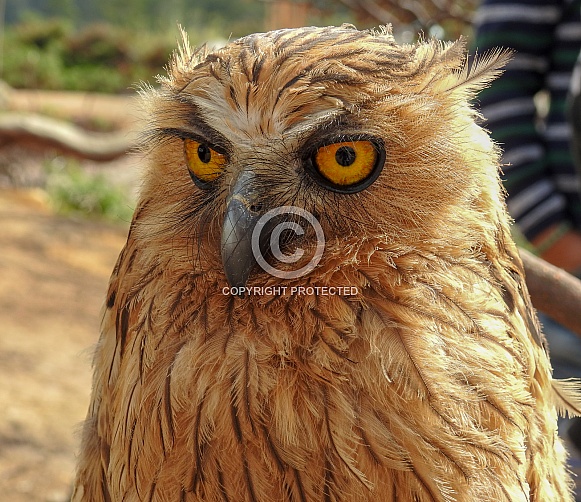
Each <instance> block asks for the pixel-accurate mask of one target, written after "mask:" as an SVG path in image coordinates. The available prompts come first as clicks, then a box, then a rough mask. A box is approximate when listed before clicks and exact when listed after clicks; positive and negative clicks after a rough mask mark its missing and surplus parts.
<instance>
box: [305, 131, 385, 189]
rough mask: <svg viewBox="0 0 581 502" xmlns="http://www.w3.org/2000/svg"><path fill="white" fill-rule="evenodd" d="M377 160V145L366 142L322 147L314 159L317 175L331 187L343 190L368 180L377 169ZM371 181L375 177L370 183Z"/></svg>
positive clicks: (378, 157) (347, 142)
mask: <svg viewBox="0 0 581 502" xmlns="http://www.w3.org/2000/svg"><path fill="white" fill-rule="evenodd" d="M379 160H380V152H379V151H378V147H377V145H375V144H374V143H373V142H371V141H367V140H358V141H344V142H340V143H333V144H332V145H326V146H322V147H320V148H319V149H318V150H317V153H316V154H315V157H314V162H315V167H316V168H317V170H318V172H319V174H321V176H323V177H324V178H325V179H326V180H328V181H330V182H331V183H332V184H333V185H336V186H338V187H340V188H345V189H348V187H350V186H352V185H357V184H358V183H361V182H363V181H365V180H366V179H368V178H370V177H371V176H372V174H373V173H374V171H375V169H376V167H378V164H379ZM373 180H375V177H373V179H372V180H371V182H373ZM366 186H367V185H366ZM361 188H364V187H361Z"/></svg>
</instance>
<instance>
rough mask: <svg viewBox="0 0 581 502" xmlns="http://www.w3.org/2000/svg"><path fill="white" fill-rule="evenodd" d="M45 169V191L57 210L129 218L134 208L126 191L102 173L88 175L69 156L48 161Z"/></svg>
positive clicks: (92, 215) (66, 212)
mask: <svg viewBox="0 0 581 502" xmlns="http://www.w3.org/2000/svg"><path fill="white" fill-rule="evenodd" d="M46 170H47V173H48V176H47V184H46V190H47V193H48V195H49V199H50V202H51V204H52V205H53V206H54V208H55V209H56V210H57V211H58V212H60V213H63V214H69V215H70V214H73V215H79V216H85V217H92V218H105V219H107V220H110V221H117V222H128V221H131V216H132V214H133V209H132V207H131V203H130V198H129V196H128V194H127V193H126V191H124V190H123V189H122V188H120V187H118V186H115V185H114V184H113V183H112V182H110V181H109V180H108V179H107V178H106V177H105V176H103V175H102V174H89V173H87V172H85V171H84V170H83V169H81V167H80V166H79V164H78V162H76V161H74V160H71V159H68V160H67V161H65V163H62V161H58V160H57V161H53V162H50V163H48V164H47V165H46Z"/></svg>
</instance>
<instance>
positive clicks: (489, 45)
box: [475, 0, 581, 501]
mask: <svg viewBox="0 0 581 502" xmlns="http://www.w3.org/2000/svg"><path fill="white" fill-rule="evenodd" d="M475 46H476V48H477V50H478V51H479V52H484V51H486V50H490V49H495V48H498V47H503V48H510V49H512V50H514V51H515V53H514V57H513V59H512V61H511V62H510V63H509V64H508V65H507V67H506V72H505V74H504V75H503V76H502V78H500V79H499V80H497V81H495V82H494V83H493V84H492V85H491V87H490V88H489V89H485V90H484V91H482V92H481V93H480V104H481V110H482V114H483V115H484V117H485V118H486V120H487V127H488V129H490V131H491V133H492V136H493V138H494V139H495V140H496V141H497V142H498V143H500V145H501V146H502V148H503V150H504V155H503V163H504V166H503V169H504V176H503V180H504V184H505V188H506V189H507V192H508V198H507V204H508V210H509V212H510V214H511V216H512V217H513V218H514V220H515V222H516V224H517V226H518V229H519V230H520V232H521V233H522V234H524V236H525V237H526V238H527V239H528V240H529V241H530V242H531V243H532V244H533V246H534V247H535V248H536V252H537V253H538V254H539V255H540V256H541V257H542V258H544V259H545V260H547V261H548V262H550V263H552V264H554V265H556V266H558V267H561V268H563V269H565V270H567V271H568V272H571V273H573V274H575V275H577V276H581V180H580V176H579V174H578V170H577V169H576V165H575V157H576V155H575V154H574V153H576V152H577V149H578V148H579V147H578V146H575V147H574V148H570V145H571V142H572V139H573V135H572V131H573V130H576V129H577V126H575V124H576V123H578V124H579V127H578V129H579V131H581V108H579V110H578V111H577V112H576V113H573V114H572V117H573V120H572V123H573V125H574V127H573V128H572V127H571V124H570V123H569V122H568V113H567V107H568V104H570V103H573V105H574V106H577V105H575V103H581V99H579V97H578V95H579V92H578V90H579V89H581V66H580V69H579V73H576V77H575V79H572V74H573V69H574V67H575V63H576V61H577V58H578V56H579V54H580V51H581V0H572V1H565V0H553V1H548V0H483V1H482V3H481V5H480V7H479V9H478V11H477V13H476V17H475ZM576 80H579V82H576ZM572 82H575V85H574V86H573V92H574V95H573V99H571V100H568V99H567V97H568V93H569V91H570V87H571V84H572ZM576 90H577V91H576ZM575 92H577V94H575ZM543 105H544V107H543ZM543 108H544V109H543ZM577 114H579V115H577ZM576 121H577V122H576ZM580 139H581V138H580ZM580 151H581V150H580ZM579 158H580V159H581V155H579ZM540 317H541V322H542V323H543V326H544V331H545V334H546V335H547V339H548V343H549V349H550V354H551V361H552V363H553V367H554V371H555V375H556V376H557V377H560V378H563V377H572V376H576V377H580V376H581V338H579V337H577V336H575V335H574V334H573V333H571V332H569V331H568V330H566V329H564V328H563V327H561V326H560V325H558V324H557V323H555V322H554V321H553V320H552V319H550V318H549V317H548V316H546V315H541V316H540ZM566 430H568V432H569V434H565V436H566V437H567V438H568V440H569V441H570V442H572V444H574V445H575V447H576V448H575V450H571V449H570V450H571V460H570V464H571V468H572V469H573V470H574V471H575V472H576V473H577V475H578V476H579V475H580V474H581V420H579V419H575V420H568V421H564V422H563V424H562V432H563V433H564V432H565V431H566ZM577 484H578V488H577V500H580V501H581V481H579V477H578V478H577Z"/></svg>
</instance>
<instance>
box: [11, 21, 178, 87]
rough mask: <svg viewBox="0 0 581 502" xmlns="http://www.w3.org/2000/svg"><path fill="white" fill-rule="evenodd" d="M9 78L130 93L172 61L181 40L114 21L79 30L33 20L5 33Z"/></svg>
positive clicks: (22, 84)
mask: <svg viewBox="0 0 581 502" xmlns="http://www.w3.org/2000/svg"><path fill="white" fill-rule="evenodd" d="M4 46H5V47H6V50H5V51H4V63H3V78H4V80H5V81H6V82H7V83H8V84H9V85H11V86H12V87H16V88H38V89H63V90H78V91H95V92H125V91H127V90H128V89H130V88H131V86H133V85H134V84H135V83H136V82H139V81H141V80H148V79H151V77H152V76H153V75H156V74H157V73H160V71H161V70H162V68H163V66H164V65H165V64H166V62H167V60H168V57H169V54H170V53H171V51H172V49H173V47H174V46H175V42H173V41H171V40H169V39H168V37H164V36H161V35H152V36H145V35H142V34H140V33H137V32H131V31H129V30H124V29H121V28H118V27H115V26H113V25H108V24H102V23H101V24H91V25H88V26H86V27H85V28H83V29H81V30H79V31H75V30H74V29H73V28H72V25H71V24H70V23H69V22H68V21H66V20H63V19H41V18H34V19H29V20H28V21H26V22H22V23H18V24H16V25H14V26H11V27H9V28H8V29H7V30H6V33H5V42H4Z"/></svg>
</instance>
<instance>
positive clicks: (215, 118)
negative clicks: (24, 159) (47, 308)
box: [73, 25, 580, 502]
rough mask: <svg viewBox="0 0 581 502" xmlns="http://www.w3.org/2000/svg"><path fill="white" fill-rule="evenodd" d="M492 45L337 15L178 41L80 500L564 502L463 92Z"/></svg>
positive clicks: (492, 163)
mask: <svg viewBox="0 0 581 502" xmlns="http://www.w3.org/2000/svg"><path fill="white" fill-rule="evenodd" d="M507 57H508V56H507V54H505V53H502V52H496V53H493V54H488V55H485V56H483V57H481V58H480V59H479V60H477V61H472V64H470V65H469V64H468V62H467V56H466V53H465V50H464V47H463V43H462V42H461V41H458V42H454V43H442V42H439V41H436V40H420V41H419V42H417V43H414V44H409V45H399V44H397V43H396V42H395V40H394V38H393V36H392V34H391V32H390V30H389V29H388V28H384V29H381V30H378V31H358V30H357V29H355V28H354V27H352V26H349V25H344V26H341V27H325V28H315V27H311V28H301V29H289V30H277V31H272V32H269V33H261V34H254V35H250V36H247V37H244V38H241V39H239V40H235V41H233V42H231V43H229V44H228V45H226V46H225V47H223V48H221V49H219V50H214V51H209V50H206V49H205V48H200V49H198V50H193V49H191V48H190V46H189V43H188V41H187V37H185V36H184V41H183V43H182V44H181V45H180V47H179V49H178V50H177V51H176V54H175V56H174V57H173V59H172V61H171V63H170V65H169V67H168V75H167V76H164V77H160V86H159V87H158V88H155V89H154V88H147V89H144V91H143V93H142V94H143V102H144V104H145V106H146V107H147V112H148V116H149V120H148V122H147V127H146V131H145V132H144V134H143V136H142V144H143V156H144V159H146V163H147V167H146V168H145V171H144V176H143V184H142V187H141V192H140V197H139V202H138V205H137V208H136V211H135V215H134V218H133V221H132V224H131V226H130V230H129V235H128V238H127V243H126V245H125V247H124V249H123V250H122V252H121V254H120V256H119V259H118V261H117V264H116V266H115V268H114V270H113V274H112V277H111V280H110V284H109V289H108V293H107V296H106V301H105V305H104V307H103V309H104V310H103V320H102V328H101V337H100V339H99V342H98V344H97V347H96V352H95V355H94V361H93V365H94V380H93V389H92V397H91V403H90V407H89V411H88V416H87V420H86V422H85V424H84V428H83V434H82V445H81V452H80V456H79V461H78V469H77V476H76V481H75V488H74V495H73V500H75V501H91V502H104V501H121V500H123V501H124V502H134V501H142V500H145V501H176V502H177V501H236V502H246V501H248V502H264V501H288V502H307V501H309V502H310V501H321V502H330V501H333V502H338V501H349V502H360V501H392V500H393V501H398V502H408V501H409V502H412V501H414V502H427V501H430V502H451V501H457V502H468V501H484V500H494V501H510V502H518V501H520V502H525V501H529V502H533V501H534V502H548V501H559V502H563V501H572V500H573V499H572V495H571V480H570V477H569V475H568V473H567V470H566V467H565V461H566V451H565V450H564V448H563V445H562V443H561V441H560V439H559V438H558V436H557V412H564V411H566V410H568V411H569V412H570V413H573V412H575V411H578V410H579V409H580V398H579V393H578V385H577V383H575V382H571V381H557V380H554V379H553V378H552V373H551V366H550V361H549V358H548V354H547V348H546V346H545V342H544V338H543V336H542V334H541V332H540V330H539V325H538V322H537V319H536V316H535V313H534V310H533V308H532V306H531V303H530V299H529V295H528V292H527V289H526V285H525V282H524V274H523V269H522V263H521V260H520V258H519V255H518V252H517V249H516V247H515V245H514V243H513V241H512V240H511V237H510V231H509V217H508V216H507V213H506V209H505V204H504V194H503V192H502V189H501V185H500V182H499V175H498V166H499V149H498V147H497V146H496V145H495V144H494V143H493V142H492V141H491V139H490V138H489V136H488V134H487V132H486V131H485V130H484V129H483V128H482V127H481V126H480V125H479V122H480V118H479V115H478V113H477V111H476V110H475V109H474V107H473V105H472V103H473V100H474V97H475V95H476V93H477V91H478V90H479V89H481V88H482V87H484V86H486V85H487V84H488V83H489V82H490V81H491V80H492V79H493V78H495V77H496V76H497V75H498V74H499V73H500V71H501V70H500V68H501V67H502V65H503V64H504V63H505V62H506V60H507Z"/></svg>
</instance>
